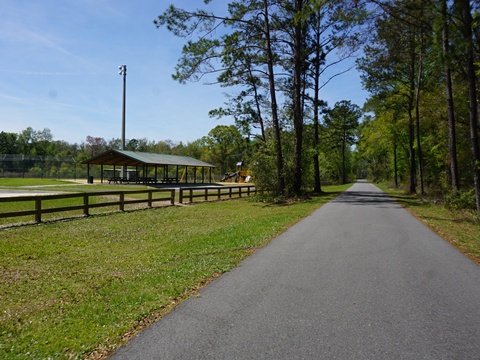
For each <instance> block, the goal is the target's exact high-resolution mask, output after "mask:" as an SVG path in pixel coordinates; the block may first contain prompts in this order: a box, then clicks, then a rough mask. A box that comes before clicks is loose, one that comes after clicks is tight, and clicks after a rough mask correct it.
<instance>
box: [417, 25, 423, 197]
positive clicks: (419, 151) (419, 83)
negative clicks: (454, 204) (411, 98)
mask: <svg viewBox="0 0 480 360" xmlns="http://www.w3.org/2000/svg"><path fill="white" fill-rule="evenodd" d="M422 72H423V32H422V31H420V55H419V59H418V76H417V89H416V93H415V122H416V130H417V131H416V136H417V154H418V175H419V176H420V194H422V195H424V194H425V188H424V184H423V155H422V143H421V139H420V87H421V86H422Z"/></svg>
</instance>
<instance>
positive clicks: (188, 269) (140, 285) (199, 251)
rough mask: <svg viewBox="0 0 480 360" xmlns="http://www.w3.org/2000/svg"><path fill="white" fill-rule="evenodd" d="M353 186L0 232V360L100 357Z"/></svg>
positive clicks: (99, 217)
mask: <svg viewBox="0 0 480 360" xmlns="http://www.w3.org/2000/svg"><path fill="white" fill-rule="evenodd" d="M349 186H350V185H346V186H341V187H325V189H324V190H325V191H326V194H325V195H322V196H318V197H313V198H311V199H309V200H305V201H299V202H294V203H289V204H282V205H272V204H268V203H260V202H254V201H251V200H246V199H243V200H232V201H221V202H213V203H199V204H195V205H189V206H175V207H166V208H153V209H149V210H140V211H136V212H126V213H115V214H110V215H103V216H102V215H97V216H92V217H88V218H85V219H75V220H71V221H65V222H52V223H46V224H41V225H35V226H25V227H16V228H9V229H3V230H0V325H1V326H0V358H1V359H47V358H55V359H64V358H65V359H67V358H68V359H78V358H85V357H90V358H98V357H101V356H104V355H106V354H108V353H110V352H112V351H113V350H114V349H115V348H117V347H118V345H119V344H121V343H123V342H125V341H126V339H128V338H129V336H131V335H132V334H134V333H135V332H136V331H138V330H139V329H141V328H143V327H145V326H146V325H148V324H149V323H151V322H153V321H154V320H155V319H158V318H159V317H161V316H162V315H164V314H165V313H166V312H168V311H169V310H170V309H171V308H172V307H173V306H174V305H175V304H177V303H178V302H180V301H182V300H184V299H186V298H187V297H188V296H190V295H192V294H193V293H194V292H195V291H196V290H198V289H199V288H200V287H201V286H202V285H204V284H206V283H208V282H209V281H210V280H211V279H213V278H215V277H217V276H218V275H219V274H221V273H224V272H226V271H229V270H230V269H231V268H233V267H235V266H236V265H238V263H239V262H240V261H241V260H242V259H244V258H245V257H247V256H248V255H249V254H251V253H252V252H253V251H255V249H258V248H259V247H261V246H264V245H265V244H267V243H268V242H269V241H271V240H272V239H273V238H274V237H275V236H276V235H278V234H279V233H281V232H283V231H285V230H286V229H287V228H288V227H290V226H291V225H293V224H294V223H296V222H297V221H299V220H300V219H301V218H303V217H305V216H307V215H308V214H310V213H311V212H312V211H314V210H315V209H316V208H318V207H319V206H321V205H322V204H323V203H325V202H327V201H329V200H330V199H331V198H333V197H334V196H336V195H337V194H338V193H339V192H341V191H343V190H345V189H346V188H348V187H349Z"/></svg>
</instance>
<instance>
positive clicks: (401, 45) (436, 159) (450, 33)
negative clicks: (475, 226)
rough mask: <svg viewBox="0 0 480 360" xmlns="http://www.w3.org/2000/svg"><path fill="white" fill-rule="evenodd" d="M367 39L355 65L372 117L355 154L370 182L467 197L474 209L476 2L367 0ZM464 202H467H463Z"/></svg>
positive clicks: (477, 169)
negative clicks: (373, 12) (370, 13)
mask: <svg viewBox="0 0 480 360" xmlns="http://www.w3.org/2000/svg"><path fill="white" fill-rule="evenodd" d="M371 4H372V6H373V5H375V6H376V9H377V17H376V19H375V22H374V23H373V24H372V25H373V26H374V27H373V29H374V32H372V33H373V38H372V39H371V41H370V43H369V44H368V45H367V46H365V48H364V57H363V58H361V59H359V60H358V65H359V69H360V70H361V71H362V74H363V75H362V79H363V84H364V87H365V88H366V89H367V90H369V91H370V93H371V94H372V96H371V98H370V99H369V101H368V103H367V110H369V111H370V112H371V113H372V114H373V115H372V117H370V118H369V119H368V120H367V121H364V122H363V124H362V128H361V131H360V134H361V135H360V141H359V148H358V150H359V152H360V154H361V157H362V159H364V161H365V163H367V164H368V165H369V167H370V171H371V173H372V175H373V177H374V178H375V179H393V180H394V182H395V184H396V185H397V186H398V184H399V182H406V183H407V185H408V188H409V190H410V192H412V193H414V192H416V191H419V192H420V193H422V194H423V193H425V192H426V190H427V189H430V190H436V191H437V192H441V193H443V194H447V195H448V197H450V198H456V197H462V196H461V192H463V191H466V192H467V193H468V192H469V193H470V196H469V199H470V206H471V207H474V208H475V207H476V209H477V210H478V211H480V152H479V142H478V108H477V102H478V100H479V95H478V84H479V83H478V76H479V72H478V65H479V60H480V58H479V51H480V27H479V21H478V20H480V18H479V9H480V4H479V3H478V2H474V1H472V2H470V1H468V0H456V1H446V0H399V1H380V0H378V1H377V0H376V1H371ZM467 199H468V197H467Z"/></svg>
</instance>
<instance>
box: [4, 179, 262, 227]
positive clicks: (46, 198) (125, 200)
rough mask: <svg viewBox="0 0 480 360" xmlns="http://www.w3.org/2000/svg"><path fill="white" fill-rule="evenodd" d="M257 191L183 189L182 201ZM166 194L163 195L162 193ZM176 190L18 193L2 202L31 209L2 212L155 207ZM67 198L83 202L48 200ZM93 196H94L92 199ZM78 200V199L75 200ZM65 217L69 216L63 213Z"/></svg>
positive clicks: (171, 200)
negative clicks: (49, 203) (64, 203)
mask: <svg viewBox="0 0 480 360" xmlns="http://www.w3.org/2000/svg"><path fill="white" fill-rule="evenodd" d="M255 193H256V190H255V187H254V186H238V187H237V186H232V187H226V188H208V187H201V188H198V187H195V188H180V189H179V202H180V203H189V202H190V203H192V202H194V199H198V198H202V199H203V200H205V201H208V200H209V199H212V197H214V198H215V200H221V199H226V198H227V199H232V198H241V197H244V196H251V195H253V194H255ZM142 194H145V195H146V197H143V198H140V199H137V198H132V196H136V195H142ZM162 195H163V196H162ZM175 196H176V191H175V189H151V190H123V191H102V192H89V193H73V194H54V195H36V196H15V197H3V198H2V197H0V205H1V204H4V203H15V202H22V203H28V202H30V204H31V206H27V208H28V209H27V210H20V211H19V210H17V211H8V212H2V211H1V207H0V218H17V217H25V216H33V217H34V221H35V222H36V223H40V222H42V220H43V218H44V217H43V215H44V214H51V213H63V212H69V211H81V212H82V214H83V215H84V216H88V215H90V210H91V209H94V208H100V207H110V208H111V207H118V210H119V211H125V206H126V205H135V204H146V206H147V207H149V208H150V207H153V205H154V204H156V203H158V202H162V203H163V204H165V205H167V204H168V205H175ZM105 198H108V199H109V200H108V201H106V200H105ZM64 199H80V202H81V203H80V204H76V205H71V204H68V205H66V206H59V207H56V206H52V205H50V206H49V205H47V204H48V202H52V201H55V200H64ZM92 199H94V200H93V201H92ZM72 202H75V201H72ZM61 218H62V219H64V218H68V217H67V216H61Z"/></svg>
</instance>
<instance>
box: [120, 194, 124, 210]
mask: <svg viewBox="0 0 480 360" xmlns="http://www.w3.org/2000/svg"><path fill="white" fill-rule="evenodd" d="M120 211H125V193H123V192H121V193H120Z"/></svg>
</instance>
